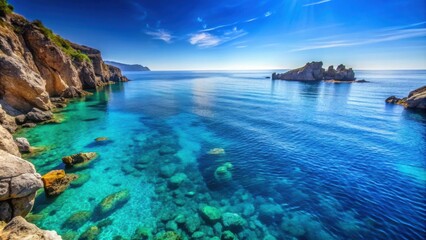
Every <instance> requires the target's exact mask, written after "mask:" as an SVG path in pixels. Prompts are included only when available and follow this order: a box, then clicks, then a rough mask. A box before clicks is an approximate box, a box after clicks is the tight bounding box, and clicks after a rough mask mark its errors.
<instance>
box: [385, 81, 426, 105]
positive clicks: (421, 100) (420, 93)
mask: <svg viewBox="0 0 426 240" xmlns="http://www.w3.org/2000/svg"><path fill="white" fill-rule="evenodd" d="M386 102H387V103H392V104H399V105H402V106H404V107H406V108H412V109H423V110H426V86H423V87H420V88H417V89H415V90H413V91H411V92H410V93H409V94H408V97H404V98H397V97H395V96H391V97H388V98H387V99H386Z"/></svg>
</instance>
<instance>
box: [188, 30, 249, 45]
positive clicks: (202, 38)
mask: <svg viewBox="0 0 426 240" xmlns="http://www.w3.org/2000/svg"><path fill="white" fill-rule="evenodd" d="M246 34H247V32H246V31H244V30H242V29H238V28H237V27H234V28H233V29H232V30H229V31H225V32H223V33H222V34H221V35H214V34H211V33H208V32H204V31H201V32H198V33H195V34H192V35H190V38H189V43H190V44H191V45H195V46H198V47H200V48H211V47H216V46H219V45H221V44H224V43H226V42H230V41H232V40H235V39H237V38H240V37H243V36H245V35H246Z"/></svg>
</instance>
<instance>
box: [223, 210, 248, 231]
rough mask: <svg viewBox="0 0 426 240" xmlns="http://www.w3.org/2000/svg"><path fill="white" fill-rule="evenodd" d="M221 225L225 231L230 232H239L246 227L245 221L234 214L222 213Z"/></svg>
mask: <svg viewBox="0 0 426 240" xmlns="http://www.w3.org/2000/svg"><path fill="white" fill-rule="evenodd" d="M222 223H223V226H224V228H225V229H229V230H232V231H241V230H242V229H243V227H244V226H245V225H247V221H246V220H245V219H244V218H242V217H241V216H240V215H238V214H236V213H224V214H223V216H222Z"/></svg>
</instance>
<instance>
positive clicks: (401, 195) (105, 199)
mask: <svg viewBox="0 0 426 240" xmlns="http://www.w3.org/2000/svg"><path fill="white" fill-rule="evenodd" d="M272 72H274V71H271V70H268V71H152V72H125V75H126V76H127V77H128V78H129V79H130V80H131V81H129V82H127V83H117V84H114V85H111V86H107V87H105V88H103V89H101V90H99V91H97V92H93V95H91V96H88V97H85V98H83V99H79V100H74V101H72V102H70V103H69V104H68V106H67V107H65V108H63V109H58V110H57V111H56V113H55V119H56V120H57V122H58V123H51V124H44V125H39V126H37V127H35V128H30V129H24V130H21V131H20V132H19V133H18V134H17V135H16V136H20V137H26V138H27V139H28V140H29V142H30V143H31V145H32V146H33V147H35V148H36V149H38V150H37V151H35V152H34V153H32V154H28V155H25V156H24V157H25V158H26V159H28V160H29V161H31V162H32V163H33V164H34V165H35V167H36V169H37V171H38V172H39V173H40V174H42V175H43V174H46V173H48V172H49V171H51V170H57V169H64V170H65V172H67V173H68V174H76V175H78V176H79V179H78V181H77V182H76V183H72V184H71V185H70V186H69V187H68V189H67V190H66V191H65V192H63V193H62V194H60V195H59V196H57V197H46V195H45V194H44V193H43V190H41V191H40V192H39V193H38V195H37V198H36V200H35V206H34V208H33V210H32V213H31V214H29V215H28V216H27V219H28V221H30V222H33V223H35V224H37V226H39V227H40V228H43V229H48V230H55V231H57V232H58V233H59V234H61V235H62V236H63V238H64V239H171V240H172V239H212V240H214V239H265V240H273V239H278V240H281V239H306V240H310V239H368V240H373V239H425V238H426V114H425V112H421V111H415V110H408V109H405V108H404V107H402V106H399V105H391V104H387V103H385V99H386V98H387V97H389V96H392V95H395V96H398V97H405V96H407V95H408V93H409V92H410V91H411V90H414V89H416V88H419V87H421V86H424V85H426V71H420V70H419V71H357V72H356V74H357V78H358V79H365V80H367V81H368V82H366V83H352V84H347V83H340V84H338V83H327V82H297V81H281V80H271V79H270V78H268V77H269V76H271V74H272ZM279 72H280V71H279ZM281 72H282V70H281ZM99 137H103V138H105V139H103V140H105V141H96V140H95V139H96V138H99ZM80 152H96V153H97V154H98V157H97V158H96V159H94V160H92V161H91V162H90V163H89V164H86V165H84V166H82V167H73V168H68V167H65V166H64V164H63V163H62V161H61V159H62V157H64V156H68V155H72V154H76V153H80ZM108 204H109V205H108ZM103 205H108V206H107V207H109V208H108V211H107V212H105V211H102V210H101V209H102V206H103Z"/></svg>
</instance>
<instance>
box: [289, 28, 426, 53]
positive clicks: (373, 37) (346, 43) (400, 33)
mask: <svg viewBox="0 0 426 240" xmlns="http://www.w3.org/2000/svg"><path fill="white" fill-rule="evenodd" d="M423 24H425V22H422V23H416V24H410V25H407V26H400V27H392V28H387V29H381V30H379V31H375V32H372V33H357V34H356V36H363V38H362V39H359V38H358V39H357V38H355V37H353V36H346V38H345V39H340V40H337V39H335V40H333V41H322V42H316V43H315V44H312V43H305V45H307V47H301V48H296V49H293V50H291V51H292V52H298V51H307V50H314V49H326V48H336V47H350V46H360V45H368V44H374V43H382V42H391V41H397V40H403V39H410V38H417V37H426V28H405V29H404V27H409V26H419V25H423ZM401 28H403V29H401ZM365 36H370V37H365ZM334 38H335V37H334ZM348 39H349V40H348Z"/></svg>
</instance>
